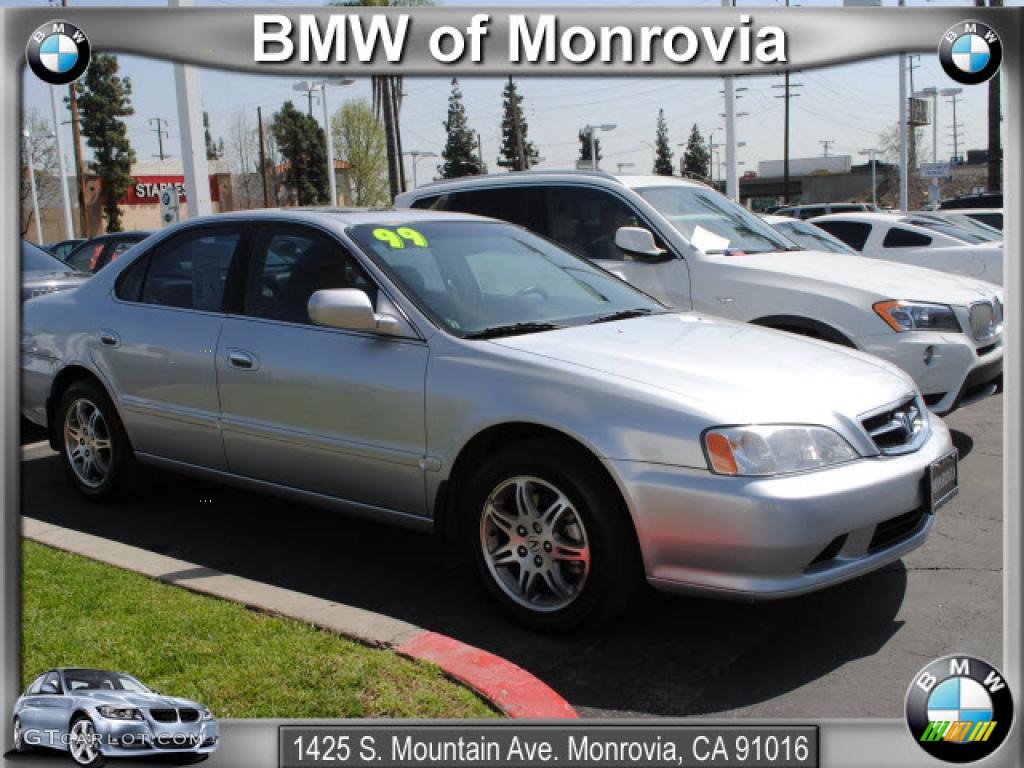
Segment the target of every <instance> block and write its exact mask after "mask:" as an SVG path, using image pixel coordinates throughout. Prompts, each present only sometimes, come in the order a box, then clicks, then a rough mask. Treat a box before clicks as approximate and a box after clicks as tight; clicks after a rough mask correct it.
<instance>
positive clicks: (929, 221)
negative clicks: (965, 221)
mask: <svg viewBox="0 0 1024 768" xmlns="http://www.w3.org/2000/svg"><path fill="white" fill-rule="evenodd" d="M903 221H905V222H906V223H907V224H913V225H914V226H917V227H924V228H925V229H930V230H932V231H934V232H939V233H940V234H943V235H948V236H949V237H955V238H956V239H957V240H963V241H964V242H965V243H970V244H971V245H977V244H978V243H981V242H983V241H982V239H981V238H980V237H977V236H975V235H974V234H972V233H971V232H968V231H967V230H966V229H964V228H963V227H960V226H957V225H956V224H953V223H952V222H949V221H946V220H944V219H939V218H934V219H933V218H932V217H931V216H907V217H905V218H904V219H903Z"/></svg>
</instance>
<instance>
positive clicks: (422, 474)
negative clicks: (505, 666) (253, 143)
mask: <svg viewBox="0 0 1024 768" xmlns="http://www.w3.org/2000/svg"><path fill="white" fill-rule="evenodd" d="M22 365H23V367H22V392H23V398H24V406H23V412H24V414H25V416H26V417H27V418H29V419H30V420H31V421H33V422H35V423H37V424H40V425H43V426H45V427H46V428H47V429H48V431H49V436H50V441H51V443H52V445H53V446H54V447H55V448H56V449H58V450H59V451H60V454H61V460H62V462H63V465H64V467H65V469H66V472H67V475H68V477H69V478H70V480H71V482H72V483H73V484H74V485H75V486H76V487H77V488H78V490H79V491H80V492H81V493H83V494H85V495H86V496H88V497H90V498H92V499H97V500H100V499H107V498H110V497H111V496H113V495H115V494H116V493H117V492H118V491H119V490H120V488H121V487H122V485H123V483H124V482H125V481H126V480H128V479H130V478H131V476H132V474H133V473H134V472H135V466H136V464H137V463H140V462H142V463H147V464H152V465H156V466H160V467H165V468H169V469H173V470H177V471H181V472H186V473H192V474H195V475H199V476H205V477H209V478H215V479H216V478H220V479H225V480H230V481H232V482H234V483H237V484H242V485H247V486H250V487H252V488H256V489H259V490H260V491H261V492H264V493H276V494H280V495H282V496H287V497H290V498H294V499H300V500H306V501H309V502H311V503H316V504H320V505H323V506H326V507H328V508H331V509H337V510H342V511H348V512H352V513H356V514H361V515H364V516H370V517H372V518H376V519H379V520H387V521H392V522H397V523H399V524H403V525H408V526H412V527H414V528H419V529H422V530H431V529H432V530H435V531H437V532H439V533H441V534H443V535H446V536H450V537H452V538H455V539H457V540H459V541H461V542H462V543H463V545H464V546H465V547H466V548H467V550H468V551H469V552H470V553H471V555H472V557H473V559H474V561H475V563H476V566H477V570H478V572H479V576H480V578H481V580H482V582H483V584H484V586H485V588H486V589H487V591H488V592H489V594H490V595H491V596H492V597H493V599H494V600H495V601H496V602H497V604H498V605H499V606H500V607H501V608H503V609H504V610H505V611H507V612H508V613H510V614H511V615H512V616H514V617H515V618H516V619H518V620H520V621H521V622H524V623H526V624H528V625H530V626H533V627H536V628H540V629H547V630H564V629H567V628H569V627H573V626H576V625H579V624H581V623H583V622H587V621H591V620H593V621H597V620H600V619H602V618H605V617H607V616H610V615H612V614H613V613H614V612H615V611H616V610H618V609H621V608H622V607H623V606H624V605H626V604H627V602H628V600H629V598H630V595H631V594H632V592H633V590H634V588H635V587H636V586H637V584H638V583H639V582H641V580H642V579H644V578H646V580H647V581H648V582H650V583H651V584H653V585H655V586H656V587H658V588H660V589H664V590H669V591H689V592H700V593H704V594H711V595H717V596H732V597H741V598H751V597H753V598H757V597H764V598H772V597H783V596H787V595H794V594H799V593H803V592H807V591H810V590H815V589H819V588H822V587H825V586H827V585H830V584H835V583H837V582H839V581H843V580H845V579H849V578H852V577H855V576H858V575H860V574H864V573H867V572H869V571H871V570H873V569H876V568H878V567H880V566H882V565H884V564H886V563H889V562H891V561H893V560H894V559H897V558H899V557H901V556H902V555H903V554H905V553H907V552H909V551H910V550H912V549H914V548H916V547H918V546H920V545H921V544H922V543H923V542H924V541H925V539H926V537H927V536H928V532H929V531H930V529H931V527H932V525H933V522H934V516H935V510H936V508H937V507H939V506H940V505H941V504H942V503H943V502H944V501H945V500H946V499H948V498H950V497H951V495H952V494H954V493H955V492H956V486H957V478H956V460H957V459H956V451H955V450H954V449H953V446H952V443H951V441H950V435H949V431H948V430H947V428H946V427H945V425H944V424H943V423H942V421H941V420H940V419H939V418H938V417H936V416H934V415H932V414H930V413H929V411H928V409H927V408H926V407H925V404H924V401H923V399H922V397H921V394H920V392H919V391H918V390H917V389H916V388H915V386H914V383H913V381H912V380H911V379H910V378H909V377H908V376H907V375H906V374H905V373H903V372H902V371H901V370H900V369H899V368H897V367H895V366H893V365H890V364H888V363H886V362H884V361H883V360H880V359H878V358H876V357H873V356H870V355H866V354H863V353H861V352H858V351H856V350H851V349H843V348H842V347H839V346H837V345H834V344H829V343H824V342H822V341H819V340H815V339H809V338H803V337H799V336H795V335H793V334H788V333H780V332H778V331H776V330H772V329H768V328H761V327H758V326H755V325H750V324H744V323H737V322H734V321H730V320H723V319H717V318H713V317H710V316H707V315H705V314H703V313H700V312H679V311H674V310H670V309H668V308H667V307H665V306H664V305H662V304H660V303H659V302H657V301H655V300H654V299H652V298H651V297H649V296H647V295H646V294H644V293H641V292H640V291H638V290H636V289H635V288H633V287H632V286H630V285H629V284H627V283H626V282H624V281H622V280H620V279H619V278H617V277H615V276H614V275H612V274H610V273H608V272H606V271H604V270H602V269H600V268H598V267H596V266H594V265H593V264H591V263H590V262H588V261H586V260H585V259H582V258H580V257H577V256H574V255H572V254H570V253H568V252H567V251H565V250H563V249H562V248H560V247H558V246H557V245H555V244H553V243H551V242H550V241H548V240H545V239H542V238H540V237H538V236H536V235H534V234H532V233H530V232H528V231H527V230H525V229H523V228H520V227H517V226H513V225H511V224H507V223H503V222H498V221H493V220H488V219H482V218H479V217H475V216H467V215H464V214H454V213H434V212H424V211H378V212H349V211H336V210H319V211H318V210H310V211H304V210H289V211H263V212H245V213H237V214H225V215H221V216H219V217H217V218H212V219H197V220H194V221H189V222H187V223H183V224H181V225H178V226H175V227H170V228H168V229H166V230H164V231H163V232H161V233H160V234H158V235H155V236H154V237H153V238H152V239H151V240H150V241H148V242H147V243H146V244H145V245H144V246H142V247H140V248H137V249H136V250H135V251H133V252H132V254H130V255H128V256H126V257H125V258H124V259H122V260H120V261H118V262H116V263H114V264H112V265H111V266H109V267H107V268H106V269H104V270H102V271H101V272H99V273H98V274H97V275H95V276H94V277H93V278H92V279H91V280H90V281H89V282H88V283H86V284H85V285H83V286H82V287H81V288H79V289H78V290H76V291H73V292H67V293H64V294H60V293H58V294H53V295H52V296H45V297H42V298H39V299H36V300H34V301H32V302H28V304H27V305H26V307H25V311H24V317H23V321H22ZM324 576H325V578H329V575H328V574H325V575H324Z"/></svg>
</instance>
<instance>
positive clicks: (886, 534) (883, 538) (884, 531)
mask: <svg viewBox="0 0 1024 768" xmlns="http://www.w3.org/2000/svg"><path fill="white" fill-rule="evenodd" d="M925 514H926V512H925V507H918V508H917V509H915V510H913V511H911V512H907V513H906V514H904V515H900V516H899V517H891V518H889V519H888V520H883V521H882V522H880V523H879V524H878V525H877V526H876V527H875V535H874V536H872V537H871V544H869V545H868V552H877V551H878V550H880V549H885V548H886V547H891V546H892V545H893V544H899V543H900V542H901V541H905V540H906V539H909V538H910V537H911V536H913V535H914V534H915V533H917V529H918V528H920V527H921V521H922V520H923V519H924V516H925Z"/></svg>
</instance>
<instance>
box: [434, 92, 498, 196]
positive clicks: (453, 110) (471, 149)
mask: <svg viewBox="0 0 1024 768" xmlns="http://www.w3.org/2000/svg"><path fill="white" fill-rule="evenodd" d="M444 129H445V131H447V132H448V141H447V142H446V143H445V145H444V151H443V152H442V153H441V157H442V158H443V159H444V163H442V164H441V165H439V166H438V167H437V171H438V173H440V174H441V178H442V179H457V178H459V177H460V176H479V175H480V174H481V173H485V172H486V171H485V169H484V167H483V162H482V159H481V158H480V156H479V154H478V153H477V147H476V135H475V134H474V133H473V131H471V130H470V129H469V125H468V124H467V122H466V105H465V104H463V103H462V91H461V90H460V89H459V81H458V80H457V79H456V78H454V77H453V78H452V92H451V95H450V96H449V97H448V119H447V120H446V121H445V122H444Z"/></svg>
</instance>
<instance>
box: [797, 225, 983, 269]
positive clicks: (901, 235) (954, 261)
mask: <svg viewBox="0 0 1024 768" xmlns="http://www.w3.org/2000/svg"><path fill="white" fill-rule="evenodd" d="M811 223H812V224H815V225H817V226H819V227H821V228H822V229H824V230H825V231H826V232H829V233H830V234H832V235H834V236H835V237H838V238H839V239H840V240H842V241H843V242H844V243H846V244H847V245H848V246H850V247H851V248H853V249H854V250H855V251H858V252H859V253H862V254H863V255H865V256H868V257H870V258H873V259H881V260H883V261H895V262H898V263H900V264H910V265H912V266H916V267H927V268H929V269H934V270H938V271H939V272H949V273H951V274H954V275H963V276H965V277H973V278H978V279H980V280H985V281H987V282H989V283H995V284H996V285H1002V284H1003V248H1002V246H1001V245H1000V244H993V243H982V242H980V241H978V239H977V238H974V237H973V236H972V235H970V234H969V233H967V232H965V231H964V230H962V229H960V228H958V227H956V226H955V225H952V224H950V225H942V224H939V223H936V222H935V221H934V220H932V219H929V218H926V217H925V216H924V215H914V214H906V213H837V214H832V215H831V216H819V217H818V218H816V219H811ZM967 237H970V238H971V239H972V240H973V242H969V241H968V240H965V239H963V238H967Z"/></svg>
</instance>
